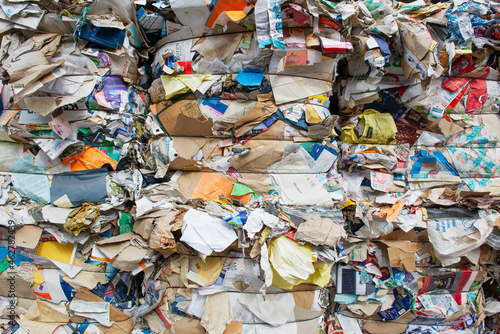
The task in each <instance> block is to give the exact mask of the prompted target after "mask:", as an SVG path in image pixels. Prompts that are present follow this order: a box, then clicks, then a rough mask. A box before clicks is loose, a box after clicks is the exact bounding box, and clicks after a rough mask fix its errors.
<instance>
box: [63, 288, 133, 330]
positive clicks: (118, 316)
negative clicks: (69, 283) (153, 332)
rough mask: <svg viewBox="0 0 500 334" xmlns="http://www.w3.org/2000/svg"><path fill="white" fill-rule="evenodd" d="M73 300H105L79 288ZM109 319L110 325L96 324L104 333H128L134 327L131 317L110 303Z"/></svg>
mask: <svg viewBox="0 0 500 334" xmlns="http://www.w3.org/2000/svg"><path fill="white" fill-rule="evenodd" d="M73 300H85V301H88V302H105V300H104V299H102V298H100V297H99V296H96V295H94V294H93V293H92V292H90V291H89V290H87V289H82V290H80V291H79V292H78V293H77V294H76V295H75V297H74V298H73ZM109 320H110V321H113V322H114V323H113V325H111V327H105V326H103V325H97V327H98V328H99V329H100V330H101V331H102V332H103V333H105V334H125V333H130V332H131V331H132V328H133V327H134V321H133V320H132V318H131V317H129V316H128V315H126V314H125V313H123V312H122V311H120V310H119V309H117V308H116V307H114V306H113V305H110V314H109Z"/></svg>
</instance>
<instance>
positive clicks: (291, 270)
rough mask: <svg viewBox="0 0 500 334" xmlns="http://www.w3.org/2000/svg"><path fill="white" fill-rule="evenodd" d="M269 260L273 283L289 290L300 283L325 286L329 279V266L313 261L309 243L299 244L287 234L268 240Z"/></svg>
mask: <svg viewBox="0 0 500 334" xmlns="http://www.w3.org/2000/svg"><path fill="white" fill-rule="evenodd" d="M269 262H270V263H271V268H272V270H273V285H274V286H276V287H278V288H280V289H286V290H290V289H292V288H293V287H294V286H295V285H298V284H301V283H313V284H316V285H319V286H325V285H326V284H327V283H328V282H329V280H330V270H331V266H329V265H328V264H326V263H325V262H323V261H317V262H315V258H314V257H313V255H312V248H311V246H310V245H309V243H305V244H304V245H301V244H299V243H297V242H295V241H293V240H291V239H290V238H288V237H287V236H285V235H283V236H281V237H278V238H275V239H273V240H271V242H269Z"/></svg>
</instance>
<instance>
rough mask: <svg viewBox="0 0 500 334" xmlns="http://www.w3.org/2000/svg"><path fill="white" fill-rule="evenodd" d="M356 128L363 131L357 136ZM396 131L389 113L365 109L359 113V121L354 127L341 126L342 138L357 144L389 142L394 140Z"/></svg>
mask: <svg viewBox="0 0 500 334" xmlns="http://www.w3.org/2000/svg"><path fill="white" fill-rule="evenodd" d="M356 128H358V129H359V130H362V131H363V132H362V135H361V136H359V137H358V136H357V135H356V131H355V129H356ZM359 132H360V131H359ZM396 132H398V129H397V128H396V123H395V122H394V118H392V116H391V114H388V113H380V112H378V111H377V110H375V109H366V110H365V111H364V112H363V113H362V114H361V115H359V123H358V125H357V126H356V127H354V126H347V127H344V128H342V140H343V141H345V142H348V143H359V144H391V143H394V142H395V141H396Z"/></svg>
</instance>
